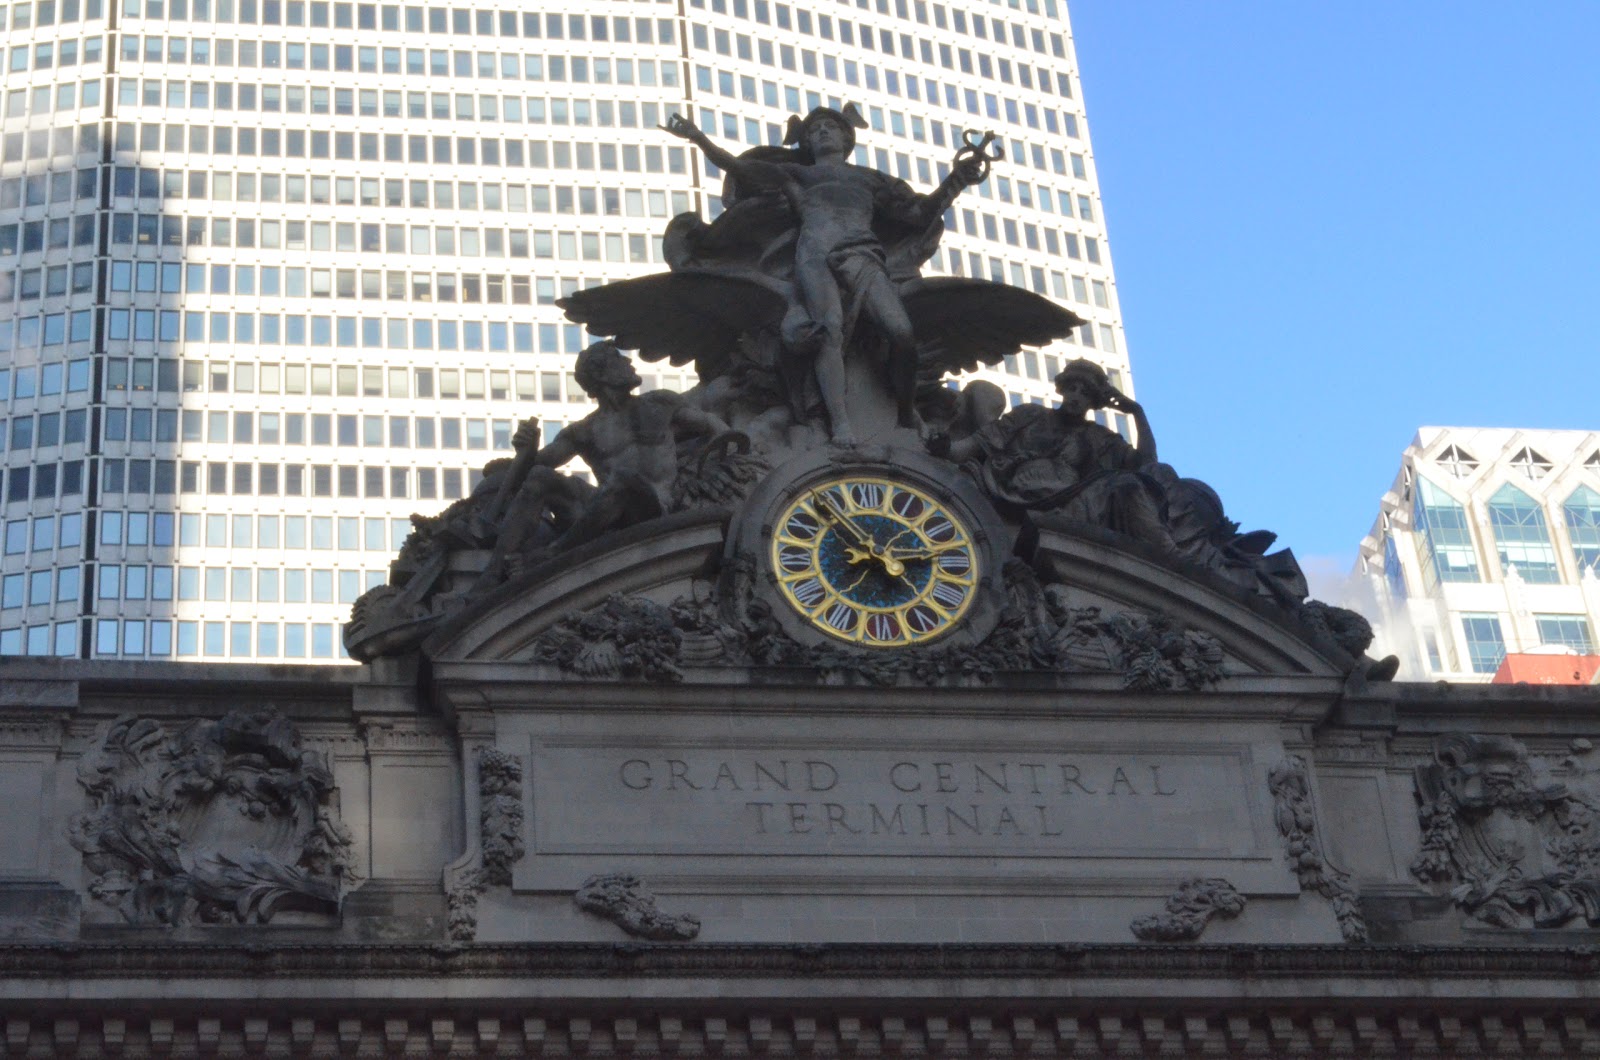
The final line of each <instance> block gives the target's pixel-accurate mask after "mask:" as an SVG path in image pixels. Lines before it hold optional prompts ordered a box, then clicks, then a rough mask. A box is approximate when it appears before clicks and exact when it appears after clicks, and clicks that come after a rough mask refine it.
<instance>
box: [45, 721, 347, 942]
mask: <svg viewBox="0 0 1600 1060" xmlns="http://www.w3.org/2000/svg"><path fill="white" fill-rule="evenodd" d="M78 783H79V784H80V785H81V786H82V787H83V789H84V791H85V792H87V794H88V797H89V802H90V809H89V810H87V811H86V812H84V813H80V814H78V815H77V816H75V817H74V818H73V819H72V821H71V823H70V826H69V838H70V839H71V841H72V844H73V845H74V846H75V847H77V848H78V849H79V850H80V851H82V852H83V857H84V866H85V868H86V869H87V870H88V873H89V885H88V890H89V893H90V895H91V896H92V897H93V898H94V899H95V900H97V901H99V902H101V903H103V904H104V905H107V906H110V907H111V908H113V909H116V910H117V911H118V912H120V913H121V915H122V916H123V918H124V919H125V920H127V921H128V922H129V923H130V924H138V925H177V924H182V923H187V922H189V921H193V920H198V921H202V922H207V923H239V924H257V923H266V922H268V921H270V920H272V918H273V917H274V916H275V915H276V914H278V913H280V912H283V911H286V910H294V911H297V912H305V913H319V914H327V915H332V914H336V913H337V912H338V910H339V903H340V899H341V895H342V891H343V885H344V884H345V883H348V882H351V881H353V880H354V879H355V875H354V872H353V870H352V868H351V850H350V834H349V832H348V831H347V830H346V829H345V827H344V825H343V824H342V823H341V822H340V821H339V817H338V808H337V791H336V789H335V787H334V783H333V774H332V773H331V772H330V771H329V769H328V766H327V763H326V762H325V760H324V759H323V756H322V755H320V754H317V753H315V752H312V751H305V750H302V749H301V747H300V734H299V731H298V730H297V729H296V728H295V726H294V725H293V724H292V723H291V722H290V721H289V720H288V719H286V718H285V717H284V716H283V715H282V714H280V713H278V712H276V711H272V710H265V711H254V712H248V711H234V712H232V713H230V714H228V715H227V716H226V717H224V718H222V719H221V720H218V721H192V722H189V723H187V724H185V725H184V726H183V727H182V728H180V729H178V730H177V732H175V733H173V732H169V731H168V730H167V729H166V728H165V727H164V726H163V725H162V723H160V722H158V721H156V720H154V719H151V718H140V717H135V716H132V715H125V716H123V717H120V718H117V719H116V720H115V721H113V722H111V723H110V724H109V725H107V726H106V727H105V728H104V729H103V730H102V731H101V732H100V733H99V735H98V738H97V741H96V744H95V746H94V748H93V749H92V750H91V751H90V752H89V753H88V754H86V755H85V756H84V758H83V760H82V761H81V763H80V764H79V766H78Z"/></svg>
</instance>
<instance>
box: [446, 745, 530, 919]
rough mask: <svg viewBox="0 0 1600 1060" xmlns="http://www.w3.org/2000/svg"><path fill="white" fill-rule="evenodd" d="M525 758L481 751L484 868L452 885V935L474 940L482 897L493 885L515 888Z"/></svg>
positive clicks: (492, 750) (493, 749)
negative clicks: (514, 873) (512, 868)
mask: <svg viewBox="0 0 1600 1060" xmlns="http://www.w3.org/2000/svg"><path fill="white" fill-rule="evenodd" d="M522 816H523V810H522V759H521V758H519V757H518V756H516V755H513V754H508V753H507V752H505V751H502V750H500V749H499V748H498V747H485V748H483V749H482V750H480V751H479V752H478V829H479V831H478V836H479V847H480V849H481V851H482V864H481V865H480V866H479V867H478V868H475V869H472V870H471V871H469V872H467V873H465V874H464V875H462V876H461V877H460V878H459V879H458V880H457V881H456V883H455V885H454V886H452V887H450V889H449V891H448V893H447V895H446V898H447V899H448V903H449V931H450V937H451V938H452V939H455V940H456V941H458V942H470V941H472V939H473V938H475V937H476V936H477V933H478V898H479V897H480V896H481V895H482V894H483V892H484V891H485V890H487V889H488V888H489V887H509V886H511V866H513V865H515V864H516V863H517V862H518V861H521V860H522V855H523V852H524V851H523V845H522Z"/></svg>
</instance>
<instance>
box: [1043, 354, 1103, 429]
mask: <svg viewBox="0 0 1600 1060" xmlns="http://www.w3.org/2000/svg"><path fill="white" fill-rule="evenodd" d="M1055 384H1056V393H1058V394H1060V395H1061V405H1062V408H1063V409H1067V410H1068V411H1076V412H1078V413H1079V414H1080V415H1081V414H1082V413H1085V412H1090V411H1092V410H1094V409H1102V408H1105V406H1106V401H1107V400H1108V399H1109V398H1110V396H1111V379H1110V378H1109V377H1108V376H1107V375H1106V370H1105V369H1104V368H1101V367H1100V366H1099V365H1098V364H1095V363H1094V362H1093V361H1090V360H1087V359H1085V358H1083V357H1078V358H1075V359H1073V360H1070V361H1068V362H1067V364H1066V367H1064V368H1062V369H1061V371H1060V372H1058V373H1057V374H1056V378H1055ZM1080 406H1081V407H1080Z"/></svg>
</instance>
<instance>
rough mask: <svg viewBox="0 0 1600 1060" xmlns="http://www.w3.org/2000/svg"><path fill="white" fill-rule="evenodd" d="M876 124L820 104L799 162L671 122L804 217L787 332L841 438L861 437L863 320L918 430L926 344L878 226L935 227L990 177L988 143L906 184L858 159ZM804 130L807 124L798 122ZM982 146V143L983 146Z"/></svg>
mask: <svg viewBox="0 0 1600 1060" xmlns="http://www.w3.org/2000/svg"><path fill="white" fill-rule="evenodd" d="M865 125H866V122H865V121H863V120H862V118H861V115H860V114H858V113H857V112H856V109H855V107H854V106H851V105H847V106H846V107H845V108H844V110H843V111H837V110H833V109H831V108H828V107H818V108H817V109H815V110H813V111H812V112H811V113H810V114H808V115H807V116H806V117H805V118H804V119H803V120H793V119H792V120H791V129H790V138H791V141H792V142H796V141H797V148H796V150H795V152H794V153H795V156H796V161H793V162H783V161H767V160H758V159H754V158H750V157H748V156H746V157H739V156H735V155H734V154H733V153H731V152H729V151H727V150H726V149H724V148H722V147H719V146H718V145H717V144H715V143H713V142H712V141H711V139H710V138H709V137H707V136H706V134H705V133H703V132H701V131H700V129H699V128H698V127H697V126H696V125H695V124H694V123H693V122H692V121H690V120H689V119H687V118H684V117H681V116H680V115H676V114H674V115H673V116H672V117H670V118H669V119H668V120H667V124H666V125H665V126H664V128H665V130H666V131H667V132H670V133H672V134H673V135H675V136H680V137H682V138H683V139H685V140H688V141H689V142H691V143H693V144H695V145H696V146H697V147H699V148H700V150H702V151H704V152H705V155H706V158H708V159H709V160H710V161H711V163H712V164H713V165H715V166H717V167H718V168H719V169H722V170H723V171H724V172H726V173H728V174H729V175H731V176H733V177H735V178H736V179H738V180H739V181H741V182H744V183H746V184H747V185H748V186H750V187H754V188H769V189H777V190H778V191H780V192H781V193H782V194H783V196H784V198H785V199H786V200H787V201H788V203H789V207H790V209H791V210H792V211H793V213H794V216H795V219H796V223H797V238H796V244H795V251H794V255H795V259H794V285H795V289H796V297H795V301H794V303H793V304H791V305H790V307H789V310H788V312H787V313H786V314H785V316H784V319H783V324H782V329H781V330H782V336H783V342H784V346H785V348H786V350H787V351H788V352H789V353H790V354H791V355H792V356H798V357H807V358H811V359H813V361H814V365H815V368H814V371H815V374H816V380H817V386H818V389H819V390H820V392H821V397H822V402H823V406H824V408H825V409H826V410H827V414H828V421H829V426H830V428H831V431H830V433H831V435H832V438H833V441H834V442H836V443H839V444H843V445H848V444H851V443H852V442H853V441H854V436H853V434H852V432H851V429H850V421H849V413H848V411H847V409H846V404H845V369H844V344H845V341H846V339H847V338H848V336H849V334H850V332H851V330H852V326H853V324H854V323H855V321H856V320H858V319H862V318H864V319H866V320H867V321H870V322H871V323H872V325H873V326H874V327H876V328H877V330H878V331H879V333H880V334H881V335H882V336H883V338H884V340H885V342H886V343H887V344H888V364H889V381H890V386H891V388H892V390H893V392H894V398H895V404H896V412H897V416H898V421H899V424H900V426H902V427H910V428H913V429H915V428H918V427H919V426H920V420H919V418H918V416H917V411H916V393H915V392H916V385H917V343H916V337H915V334H914V331H913V328H912V324H911V318H910V317H909V316H908V315H907V313H906V306H905V303H904V302H903V301H902V299H901V296H900V292H899V291H898V289H897V287H896V284H895V282H894V280H893V279H891V278H890V276H889V272H888V269H887V268H886V266H885V261H886V255H885V251H884V247H883V243H882V241H881V240H880V238H879V236H878V234H877V233H876V232H875V231H874V229H873V226H874V223H880V224H881V223H887V224H891V225H896V226H901V227H904V228H907V229H912V230H923V229H928V228H930V227H932V226H933V225H934V224H935V223H936V222H937V221H938V220H939V217H940V215H941V214H943V213H944V211H945V210H946V209H947V208H948V207H949V206H950V204H951V202H953V201H954V200H955V197H956V196H957V195H958V194H960V193H961V191H962V190H964V189H965V188H968V187H970V186H971V185H973V184H977V183H979V182H981V181H982V180H983V179H984V177H985V176H987V175H988V159H989V158H991V157H994V156H990V155H986V154H984V152H983V149H982V148H981V147H978V146H977V145H969V149H967V150H963V151H962V152H961V153H960V154H958V155H957V157H956V163H955V165H954V167H953V168H952V170H951V172H950V175H949V176H948V177H946V178H945V179H944V181H943V182H942V183H940V185H939V187H938V188H937V189H936V190H935V191H933V192H932V193H931V194H928V195H919V194H917V193H916V192H914V191H912V190H911V188H910V186H908V185H907V184H906V183H905V182H904V181H901V180H897V179H895V178H894V177H891V176H889V175H888V174H886V173H880V172H878V171H877V170H875V169H870V168H868V167H866V166H858V165H854V164H852V163H851V162H849V161H848V158H849V156H850V152H851V151H852V150H854V149H855V132H854V129H855V128H860V127H863V126H865ZM796 126H797V127H796ZM973 148H975V149H973Z"/></svg>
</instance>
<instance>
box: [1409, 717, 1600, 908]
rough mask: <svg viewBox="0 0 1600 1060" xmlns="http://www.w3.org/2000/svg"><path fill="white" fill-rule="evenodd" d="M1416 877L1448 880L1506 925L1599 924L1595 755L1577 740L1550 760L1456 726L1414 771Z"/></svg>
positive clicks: (1599, 766) (1455, 893) (1464, 901)
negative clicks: (1418, 844) (1553, 763)
mask: <svg viewBox="0 0 1600 1060" xmlns="http://www.w3.org/2000/svg"><path fill="white" fill-rule="evenodd" d="M1416 781H1417V802H1418V815H1419V816H1420V818H1421V821H1422V849H1421V851H1420V852H1419V853H1418V855H1417V858H1416V860H1415V861H1413V862H1412V863H1411V872H1412V874H1413V875H1415V876H1416V877H1417V878H1418V879H1419V880H1423V881H1424V882H1429V883H1442V884H1447V885H1450V891H1449V894H1450V897H1451V899H1452V900H1454V902H1455V904H1456V906H1457V907H1458V908H1460V909H1462V910H1463V911H1465V912H1466V913H1467V915H1468V916H1469V917H1471V918H1472V919H1473V920H1477V921H1479V922H1481V923H1485V924H1490V925H1492V926H1494V927H1502V928H1524V929H1526V928H1555V927H1563V926H1567V925H1572V924H1573V922H1574V921H1576V922H1577V926H1587V927H1597V926H1600V756H1597V755H1595V753H1594V745H1593V744H1592V743H1590V742H1589V741H1588V740H1581V739H1580V740H1574V741H1573V742H1572V745H1571V754H1569V755H1568V756H1567V757H1565V758H1564V759H1562V760H1561V762H1560V763H1559V764H1558V767H1557V768H1556V769H1552V768H1551V767H1550V764H1549V763H1548V762H1546V761H1545V760H1544V759H1542V758H1538V757H1533V756H1530V755H1529V754H1528V750H1527V748H1526V747H1524V746H1523V745H1522V744H1521V743H1519V742H1517V741H1516V740H1513V739H1511V738H1510V737H1507V736H1476V735H1467V734H1465V733H1452V734H1450V735H1447V736H1442V737H1440V738H1439V739H1438V741H1437V742H1436V743H1435V745H1434V761H1433V762H1432V763H1430V764H1428V765H1423V766H1419V767H1418V768H1417V772H1416Z"/></svg>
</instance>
